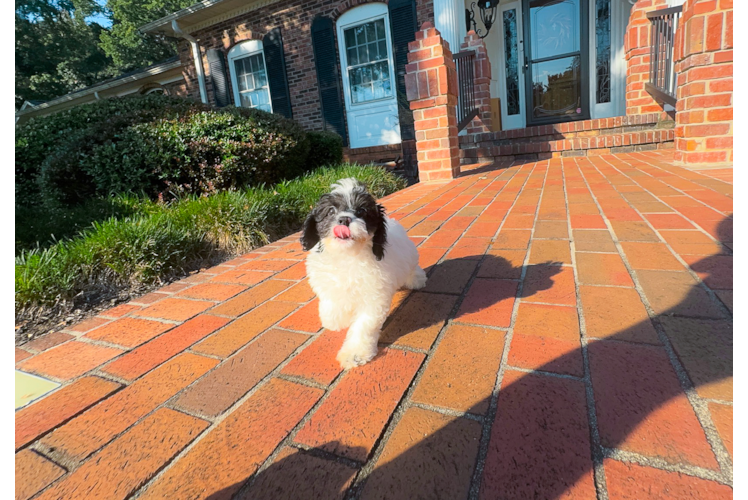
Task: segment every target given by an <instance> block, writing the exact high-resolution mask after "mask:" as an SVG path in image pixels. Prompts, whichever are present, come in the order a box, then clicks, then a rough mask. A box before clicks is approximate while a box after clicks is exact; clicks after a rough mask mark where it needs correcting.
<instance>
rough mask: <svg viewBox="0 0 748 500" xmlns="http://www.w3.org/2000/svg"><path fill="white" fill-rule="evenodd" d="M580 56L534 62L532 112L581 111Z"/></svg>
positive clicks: (564, 113)
mask: <svg viewBox="0 0 748 500" xmlns="http://www.w3.org/2000/svg"><path fill="white" fill-rule="evenodd" d="M580 63H581V60H580V56H572V57H564V58H563V59H555V60H552V61H545V62H541V63H533V68H532V79H533V81H532V104H533V110H532V113H533V116H534V117H537V118H543V117H549V116H569V115H571V116H575V115H578V114H579V113H581V112H582V108H581V103H582V93H581V85H580V82H581V78H580V75H581V68H580V66H581V64H580Z"/></svg>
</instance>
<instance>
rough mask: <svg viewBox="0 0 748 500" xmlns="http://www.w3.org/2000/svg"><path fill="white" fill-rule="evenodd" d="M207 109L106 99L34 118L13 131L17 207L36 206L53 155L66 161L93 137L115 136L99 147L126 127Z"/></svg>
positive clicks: (188, 103)
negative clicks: (45, 166)
mask: <svg viewBox="0 0 748 500" xmlns="http://www.w3.org/2000/svg"><path fill="white" fill-rule="evenodd" d="M205 109H208V108H207V106H205V105H203V104H201V103H198V102H196V101H192V100H188V99H183V98H178V97H165V96H160V95H156V94H151V95H148V96H138V97H122V98H111V99H102V100H100V101H96V102H93V103H89V104H83V105H81V106H76V107H74V108H71V109H68V110H65V111H61V112H59V113H55V114H53V115H47V116H41V117H37V118H32V119H31V120H29V121H28V122H27V123H25V124H23V125H20V126H18V127H17V128H16V131H15V132H16V143H15V177H16V205H20V206H26V205H32V204H38V203H39V202H40V192H39V175H40V173H41V168H42V163H44V162H45V160H47V159H48V158H49V157H50V156H51V155H53V154H54V155H55V156H61V155H63V154H64V152H63V150H65V151H67V150H73V151H74V150H76V148H77V147H78V146H83V147H84V148H85V147H86V145H87V142H86V143H81V142H80V141H87V137H88V136H89V135H90V136H92V137H100V136H101V134H102V133H103V132H107V131H111V132H109V135H108V136H107V137H105V138H104V139H102V141H101V142H105V141H106V140H108V139H111V136H112V135H115V134H116V132H117V131H118V130H121V128H122V127H127V126H130V125H132V124H134V123H142V122H145V121H151V120H154V119H156V118H164V117H172V118H173V117H177V116H181V115H184V114H188V113H192V112H195V111H200V110H205ZM118 126H119V128H118ZM68 154H69V153H68ZM61 171H64V169H61Z"/></svg>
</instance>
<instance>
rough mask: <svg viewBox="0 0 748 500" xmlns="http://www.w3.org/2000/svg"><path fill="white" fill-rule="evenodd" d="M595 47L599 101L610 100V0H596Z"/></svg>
mask: <svg viewBox="0 0 748 500" xmlns="http://www.w3.org/2000/svg"><path fill="white" fill-rule="evenodd" d="M595 47H596V52H597V54H596V56H597V60H596V64H595V71H596V77H597V78H596V82H597V89H596V90H597V92H596V94H597V95H596V97H597V102H598V103H604V102H610V0H596V5H595Z"/></svg>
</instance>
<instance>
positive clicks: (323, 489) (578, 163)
mask: <svg viewBox="0 0 748 500" xmlns="http://www.w3.org/2000/svg"><path fill="white" fill-rule="evenodd" d="M504 167H505V168H500V169H496V168H494V169H491V168H481V169H476V170H473V171H472V172H467V173H466V175H465V176H464V177H461V178H459V179H456V180H454V181H450V182H447V183H437V184H417V185H415V186H413V187H411V188H408V189H406V190H403V191H400V192H398V193H395V194H393V195H391V196H389V197H387V198H386V199H385V200H383V202H384V204H385V206H386V207H387V210H388V212H389V214H390V216H391V217H393V218H396V219H398V220H400V222H401V223H402V224H403V225H404V226H405V227H406V229H408V231H409V234H410V235H411V237H412V238H413V241H414V242H415V243H416V244H417V245H418V249H419V253H420V259H421V266H422V267H423V268H424V269H426V270H427V272H428V273H429V281H428V284H427V287H426V288H425V289H423V290H421V291H418V292H413V293H409V292H407V291H402V292H399V293H398V294H397V296H396V297H395V300H394V301H393V309H392V313H391V316H390V318H389V319H388V321H387V323H386V324H385V327H384V330H383V333H382V339H381V349H380V354H379V355H378V356H377V357H376V358H375V359H374V360H373V361H372V362H371V363H369V364H367V365H365V366H363V367H359V368H356V369H353V370H350V371H348V372H345V373H343V372H341V370H340V368H339V366H338V365H337V362H336V361H335V353H336V351H337V349H338V348H339V347H340V345H341V343H342V340H343V336H344V333H343V332H327V331H323V330H322V329H321V326H320V323H319V318H318V316H317V314H316V302H315V299H314V294H313V292H312V291H311V289H310V288H309V286H308V284H307V281H306V279H305V268H304V264H303V259H304V253H303V252H302V251H301V249H300V245H299V243H298V235H292V236H289V237H287V238H284V239H282V240H280V241H278V242H275V243H273V244H271V245H268V246H266V247H263V248H260V249H257V250H255V251H253V252H251V253H249V254H247V255H244V256H241V257H239V258H236V259H233V260H231V261H228V262H225V263H223V264H221V265H219V266H216V267H214V268H211V269H208V270H206V271H203V272H201V273H199V274H196V275H193V276H190V277H189V278H186V279H184V280H182V281H179V282H177V283H173V284H171V285H169V286H167V287H164V288H162V289H160V290H158V291H157V292H153V293H150V294H148V295H146V296H143V297H140V298H139V299H135V300H133V301H131V302H130V303H128V304H126V305H120V306H118V307H115V308H113V309H110V310H109V311H106V312H104V313H102V314H100V315H99V316H97V317H96V318H93V319H90V320H88V321H85V322H83V323H81V324H79V325H76V326H74V327H72V328H70V329H68V330H66V331H64V332H59V333H56V334H54V335H50V336H48V337H45V338H43V339H40V340H38V341H35V342H32V343H29V344H27V345H26V346H24V347H23V348H21V349H17V350H16V362H17V365H16V366H17V368H18V369H20V370H23V371H28V372H31V373H36V374H39V375H42V376H45V377H47V378H50V379H53V380H56V381H59V382H62V383H63V385H62V387H61V388H60V389H58V390H57V391H55V392H54V393H52V394H50V395H49V396H47V397H45V398H43V399H41V400H39V401H37V402H35V403H34V404H32V405H31V406H29V407H27V408H24V409H22V410H20V411H19V412H17V413H16V451H17V455H16V498H23V499H26V498H43V499H63V498H111V499H126V498H142V499H151V498H154V499H155V498H173V499H180V500H182V499H185V500H189V499H198V498H209V499H211V500H217V499H223V498H226V499H228V498H273V499H281V498H325V499H326V498H362V499H369V498H407V499H410V498H446V499H455V498H481V499H489V498H511V499H516V498H543V499H546V498H547V499H555V498H575V499H576V498H600V499H605V498H609V499H646V498H652V499H655V498H657V499H659V498H684V497H689V498H691V497H693V498H705V499H706V498H708V499H712V498H731V497H732V487H731V485H732V215H731V213H732V171H731V170H729V169H721V170H703V171H699V172H695V171H689V170H685V169H682V168H679V167H676V166H674V165H673V164H672V161H671V156H670V155H669V154H667V153H663V152H650V153H631V154H622V155H611V156H599V157H580V158H560V159H553V160H548V161H540V162H535V163H526V164H512V165H506V166H504Z"/></svg>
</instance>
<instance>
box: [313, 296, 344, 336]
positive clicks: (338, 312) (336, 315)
mask: <svg viewBox="0 0 748 500" xmlns="http://www.w3.org/2000/svg"><path fill="white" fill-rule="evenodd" d="M348 316H349V315H347V314H345V311H344V310H343V309H341V308H340V307H336V306H335V303H334V302H332V301H330V300H325V299H322V298H320V300H319V319H320V322H321V323H322V326H323V327H324V328H325V329H327V330H332V331H334V332H337V331H340V330H342V329H344V328H346V327H347V326H348V325H349V324H350V323H349V321H348V320H347V319H348Z"/></svg>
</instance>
